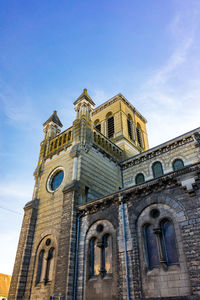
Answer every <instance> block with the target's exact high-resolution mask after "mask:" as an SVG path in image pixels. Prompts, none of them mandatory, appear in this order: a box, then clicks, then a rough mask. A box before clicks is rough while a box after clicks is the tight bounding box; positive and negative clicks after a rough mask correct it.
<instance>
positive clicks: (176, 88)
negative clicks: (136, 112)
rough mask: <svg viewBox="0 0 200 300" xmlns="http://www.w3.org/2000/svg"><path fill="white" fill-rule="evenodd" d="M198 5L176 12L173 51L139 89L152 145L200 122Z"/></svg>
mask: <svg viewBox="0 0 200 300" xmlns="http://www.w3.org/2000/svg"><path fill="white" fill-rule="evenodd" d="M188 9H189V8H188ZM198 9H199V10H198V12H197V11H196V10H195V9H193V7H192V9H191V10H190V11H189V12H188V11H187V10H180V11H179V12H178V13H177V14H176V15H175V17H174V19H173V20H172V22H171V23H170V24H169V29H170V32H171V35H172V36H171V38H172V37H173V38H174V42H173V45H174V46H173V50H172V52H171V55H170V56H169V57H168V59H167V60H166V62H165V63H164V64H163V65H161V66H160V68H158V69H156V70H153V72H152V73H151V74H150V76H149V78H147V80H146V82H144V83H143V84H142V86H141V88H140V90H139V91H138V94H137V99H138V100H139V101H140V102H141V103H142V105H143V107H144V113H145V116H146V117H147V119H148V120H149V121H150V122H149V140H150V145H151V146H154V145H156V144H159V143H160V142H164V141H166V140H167V139H170V138H173V137H174V136H176V135H178V134H181V133H184V131H187V130H191V129H193V128H195V127H198V126H199V125H200V124H199V115H198V113H197V111H199V110H200V101H199V98H200V86H199V82H200V54H199V53H200V51H197V49H200V40H199V35H198V32H197V31H198V29H200V22H199V18H197V17H196V16H197V15H198V14H199V13H200V5H199V6H198ZM190 19H192V26H191V23H190ZM183 23H184V26H183ZM189 23H190V25H189V26H187V24H189ZM163 112H164V114H163ZM159 137H160V138H159Z"/></svg>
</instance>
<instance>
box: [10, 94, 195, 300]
mask: <svg viewBox="0 0 200 300" xmlns="http://www.w3.org/2000/svg"><path fill="white" fill-rule="evenodd" d="M74 105H75V111H76V119H75V121H74V122H73V125H72V127H70V128H68V129H67V130H65V131H63V132H61V128H62V123H61V121H60V120H59V118H58V116H57V113H56V111H54V112H53V114H52V115H51V117H50V118H49V119H48V120H47V121H46V122H45V123H44V134H45V137H44V140H43V141H42V142H41V150H40V155H39V161H38V166H37V168H36V170H35V173H34V176H35V187H34V193H33V199H32V201H30V202H28V203H27V204H26V205H25V208H24V211H25V213H24V219H23V223H22V228H21V234H20V239H19V245H18V249H17V254H16V260H15V265H14V270H13V276H12V281H11V287H10V291H9V300H14V299H25V300H28V299H30V300H36V299H39V300H47V299H67V300H68V299H69V300H70V299H73V300H75V299H77V300H81V299H82V300H83V299H85V300H94V299H95V300H102V299H104V300H111V299H113V300H114V299H115V300H117V299H120V300H122V299H124V300H125V299H128V300H130V299H131V300H132V299H138V300H139V299H143V298H146V299H150V298H151V299H152V298H153V299H159V298H164V299H167V298H169V297H172V299H177V300H178V299H183V300H186V299H200V239H199V232H200V203H199V202H200V189H199V187H200V180H199V179H200V177H199V175H200V162H199V155H200V128H197V129H195V130H193V131H191V132H188V133H186V134H184V135H182V136H179V137H177V138H175V139H173V140H171V141H168V142H166V143H164V144H162V145H159V146H157V147H154V148H152V149H149V148H148V138H147V132H146V120H145V118H144V117H143V116H142V115H141V114H140V113H139V112H138V111H137V110H136V109H135V108H134V107H133V106H132V105H131V104H130V103H129V102H128V101H127V99H126V98H125V97H124V96H123V95H121V94H118V95H116V96H115V97H113V98H112V99H110V100H108V101H107V102H105V103H104V104H102V105H100V106H99V107H97V108H96V109H94V102H93V100H92V99H91V98H90V96H89V95H88V93H87V90H86V89H85V90H84V91H83V93H82V94H81V95H80V97H79V98H78V99H77V100H76V101H75V102H74Z"/></svg>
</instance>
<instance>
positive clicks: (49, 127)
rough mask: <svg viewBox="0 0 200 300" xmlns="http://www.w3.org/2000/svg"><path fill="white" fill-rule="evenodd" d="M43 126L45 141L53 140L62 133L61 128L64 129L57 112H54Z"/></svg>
mask: <svg viewBox="0 0 200 300" xmlns="http://www.w3.org/2000/svg"><path fill="white" fill-rule="evenodd" d="M43 126H44V133H45V139H48V138H53V137H55V136H56V135H57V134H59V133H60V132H61V128H62V127H63V125H62V123H61V122H60V119H59V118H58V115H57V111H56V110H54V112H53V114H52V115H51V116H50V118H49V119H48V120H47V121H46V122H45V123H44V124H43Z"/></svg>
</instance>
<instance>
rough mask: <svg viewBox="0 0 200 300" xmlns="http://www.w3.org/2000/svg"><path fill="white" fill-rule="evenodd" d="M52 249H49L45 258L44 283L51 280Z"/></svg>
mask: <svg viewBox="0 0 200 300" xmlns="http://www.w3.org/2000/svg"><path fill="white" fill-rule="evenodd" d="M53 258H54V248H50V249H49V252H48V256H47V263H46V273H45V283H47V282H48V281H51V280H52V271H53V270H52V269H53V260H54V259H53Z"/></svg>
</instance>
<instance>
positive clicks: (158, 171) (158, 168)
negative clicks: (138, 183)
mask: <svg viewBox="0 0 200 300" xmlns="http://www.w3.org/2000/svg"><path fill="white" fill-rule="evenodd" d="M152 170H153V177H154V178H158V177H160V176H163V174H164V173H163V168H162V164H161V162H159V161H156V162H155V163H153V165H152Z"/></svg>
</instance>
